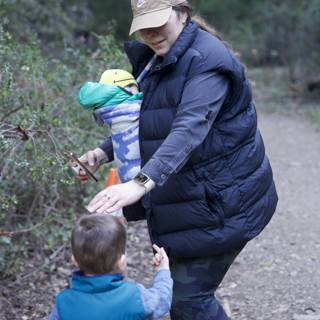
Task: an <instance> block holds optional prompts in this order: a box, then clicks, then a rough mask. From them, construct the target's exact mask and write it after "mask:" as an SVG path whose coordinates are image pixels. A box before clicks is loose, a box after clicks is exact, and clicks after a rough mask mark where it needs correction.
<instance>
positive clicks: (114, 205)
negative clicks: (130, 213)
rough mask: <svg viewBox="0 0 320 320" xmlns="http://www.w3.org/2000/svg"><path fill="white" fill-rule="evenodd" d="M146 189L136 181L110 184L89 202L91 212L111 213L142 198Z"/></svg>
mask: <svg viewBox="0 0 320 320" xmlns="http://www.w3.org/2000/svg"><path fill="white" fill-rule="evenodd" d="M145 192H146V190H145V188H144V187H143V186H140V185H138V184H137V183H135V182H134V181H129V182H125V183H121V184H116V185H113V186H110V187H108V188H106V189H104V190H102V191H101V192H99V193H98V194H97V195H96V196H95V197H94V198H93V199H92V200H91V201H90V203H89V205H88V206H87V209H88V211H89V212H91V213H94V212H96V213H111V212H114V211H116V210H118V209H121V208H123V207H125V206H128V205H130V204H133V203H135V202H137V201H138V200H139V199H141V198H142V197H143V196H144V194H145Z"/></svg>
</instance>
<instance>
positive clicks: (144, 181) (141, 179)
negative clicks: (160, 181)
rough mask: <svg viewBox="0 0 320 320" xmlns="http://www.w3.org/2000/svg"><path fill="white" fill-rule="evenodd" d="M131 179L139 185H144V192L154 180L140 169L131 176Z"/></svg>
mask: <svg viewBox="0 0 320 320" xmlns="http://www.w3.org/2000/svg"><path fill="white" fill-rule="evenodd" d="M133 181H134V182H135V183H136V184H138V185H139V186H142V187H144V188H145V193H147V192H149V191H150V190H151V189H152V188H153V187H154V185H155V183H154V181H153V180H151V179H150V178H149V177H148V176H147V175H146V174H144V173H143V172H141V171H140V172H139V173H138V174H137V175H136V176H135V177H134V178H133Z"/></svg>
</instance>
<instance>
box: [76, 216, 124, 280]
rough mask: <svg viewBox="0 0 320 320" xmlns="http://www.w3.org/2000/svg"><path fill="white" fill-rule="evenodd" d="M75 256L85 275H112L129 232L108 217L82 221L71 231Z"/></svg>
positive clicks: (93, 217) (83, 218) (92, 217)
mask: <svg viewBox="0 0 320 320" xmlns="http://www.w3.org/2000/svg"><path fill="white" fill-rule="evenodd" d="M71 247H72V254H73V256H74V258H75V260H76V262H77V263H78V265H79V268H80V270H81V271H82V272H83V273H85V274H93V275H99V274H106V273H110V272H112V271H113V269H114V267H115V264H116V262H117V261H118V260H119V258H120V257H121V255H122V254H124V253H125V247H126V230H125V228H124V226H123V225H122V223H120V222H119V220H118V219H117V218H115V217H113V216H110V215H107V214H91V215H86V216H83V217H81V218H80V219H79V220H78V221H77V222H76V225H75V227H74V228H73V230H72V236H71Z"/></svg>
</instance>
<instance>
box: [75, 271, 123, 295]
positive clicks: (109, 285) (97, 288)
mask: <svg viewBox="0 0 320 320" xmlns="http://www.w3.org/2000/svg"><path fill="white" fill-rule="evenodd" d="M122 280H123V276H122V274H103V275H98V276H92V277H88V276H85V275H84V274H83V273H82V272H81V271H75V272H73V273H72V279H71V287H72V289H73V290H77V291H82V292H88V293H98V292H105V291H110V290H112V289H115V288H117V287H119V286H120V285H121V284H122Z"/></svg>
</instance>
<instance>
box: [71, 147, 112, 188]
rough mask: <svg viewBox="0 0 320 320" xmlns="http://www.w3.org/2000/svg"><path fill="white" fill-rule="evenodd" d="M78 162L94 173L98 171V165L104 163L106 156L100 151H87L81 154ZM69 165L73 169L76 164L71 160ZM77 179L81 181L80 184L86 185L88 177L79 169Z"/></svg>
mask: <svg viewBox="0 0 320 320" xmlns="http://www.w3.org/2000/svg"><path fill="white" fill-rule="evenodd" d="M79 160H80V162H82V163H83V164H84V165H85V166H86V167H87V168H88V169H89V170H90V172H92V173H95V172H96V171H97V170H98V169H99V167H100V165H101V164H102V163H103V162H106V160H107V155H106V154H105V152H104V151H103V150H102V149H100V148H95V149H94V150H89V151H88V152H86V153H85V154H83V155H82V156H81V157H80V158H79ZM69 165H70V166H71V167H74V166H76V162H73V161H72V160H71V161H70V162H69ZM77 178H78V179H79V180H80V181H81V183H87V182H88V179H89V176H88V175H87V173H86V172H85V171H84V170H82V169H80V170H79V173H78V175H77Z"/></svg>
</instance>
